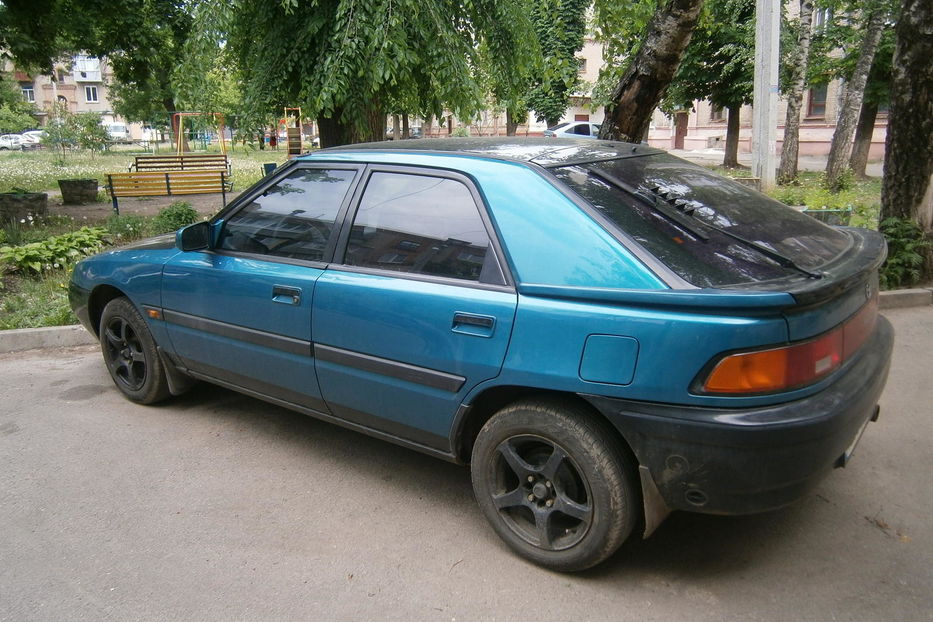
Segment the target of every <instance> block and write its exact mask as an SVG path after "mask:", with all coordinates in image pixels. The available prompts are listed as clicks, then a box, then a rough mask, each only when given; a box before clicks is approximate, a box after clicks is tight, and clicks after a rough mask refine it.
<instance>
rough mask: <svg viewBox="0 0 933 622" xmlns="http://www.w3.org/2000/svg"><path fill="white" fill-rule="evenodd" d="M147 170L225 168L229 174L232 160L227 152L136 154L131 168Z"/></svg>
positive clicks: (139, 170)
mask: <svg viewBox="0 0 933 622" xmlns="http://www.w3.org/2000/svg"><path fill="white" fill-rule="evenodd" d="M133 169H135V170H136V171H138V172H145V171H153V172H158V171H175V170H183V171H184V170H189V169H194V170H198V169H200V170H223V171H226V172H227V173H228V174H229V173H230V171H231V167H230V160H229V159H228V158H227V155H226V154H223V153H218V154H200V155H194V154H183V155H145V156H136V158H135V161H134V163H133V164H132V165H130V170H133Z"/></svg>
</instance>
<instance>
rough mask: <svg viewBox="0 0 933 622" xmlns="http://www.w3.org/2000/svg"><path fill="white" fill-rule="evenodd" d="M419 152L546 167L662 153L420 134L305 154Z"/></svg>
mask: <svg viewBox="0 0 933 622" xmlns="http://www.w3.org/2000/svg"><path fill="white" fill-rule="evenodd" d="M374 152H379V153H398V154H406V153H421V154H430V153H436V154H444V155H460V156H476V157H479V158H487V159H495V160H510V161H513V162H514V161H518V162H530V163H533V164H539V165H541V166H545V167H554V166H566V165H569V164H575V163H583V162H596V161H601V160H615V159H620V158H628V157H634V156H644V155H650V154H657V153H663V152H662V151H661V150H660V149H655V148H653V147H649V146H647V145H635V144H632V143H623V142H616V141H608V140H593V139H585V138H584V139H577V138H543V137H541V138H518V137H478V138H422V139H420V140H411V141H408V140H401V141H381V142H373V143H360V144H355V145H342V146H340V147H330V148H328V149H321V150H320V151H316V152H314V153H313V154H311V155H310V156H305V157H307V158H313V159H318V158H326V157H327V154H328V153H333V154H338V153H339V154H340V155H347V154H350V153H358V154H359V155H360V159H361V160H364V159H365V157H366V154H367V153H374Z"/></svg>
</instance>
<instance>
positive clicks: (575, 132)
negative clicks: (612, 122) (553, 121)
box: [544, 121, 599, 138]
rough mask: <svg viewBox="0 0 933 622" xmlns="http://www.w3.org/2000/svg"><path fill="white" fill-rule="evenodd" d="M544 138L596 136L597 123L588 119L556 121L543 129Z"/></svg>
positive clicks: (597, 131) (597, 134)
mask: <svg viewBox="0 0 933 622" xmlns="http://www.w3.org/2000/svg"><path fill="white" fill-rule="evenodd" d="M544 136H545V138H597V137H598V136H599V125H597V124H596V123H590V122H589V121H572V122H567V123H558V124H557V125H555V126H553V127H549V128H547V129H546V130H544Z"/></svg>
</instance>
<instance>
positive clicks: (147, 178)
mask: <svg viewBox="0 0 933 622" xmlns="http://www.w3.org/2000/svg"><path fill="white" fill-rule="evenodd" d="M107 189H108V190H109V192H110V196H111V198H112V199H113V209H114V211H115V212H116V213H118V214H119V213H120V209H119V204H118V200H117V199H118V197H144V196H173V195H189V194H214V193H221V194H223V201H224V205H226V204H227V194H226V192H227V190H232V184H231V183H230V178H229V176H228V175H227V174H226V171H225V170H224V169H219V170H203V169H202V170H168V171H136V172H128V173H110V174H108V175H107Z"/></svg>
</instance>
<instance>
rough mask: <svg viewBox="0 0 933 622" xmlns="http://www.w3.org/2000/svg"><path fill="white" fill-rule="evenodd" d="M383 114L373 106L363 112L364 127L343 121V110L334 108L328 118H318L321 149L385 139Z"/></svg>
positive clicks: (378, 108)
mask: <svg viewBox="0 0 933 622" xmlns="http://www.w3.org/2000/svg"><path fill="white" fill-rule="evenodd" d="M385 118H386V116H385V112H384V111H383V109H382V108H381V107H380V106H378V105H375V104H370V105H369V106H368V107H367V110H366V111H365V125H363V126H358V125H355V124H350V123H347V122H346V121H345V120H344V116H343V108H336V109H335V110H334V114H333V115H332V116H330V117H320V118H318V128H319V130H320V136H321V147H336V146H338V145H351V144H353V143H363V142H370V141H374V140H384V139H385V131H386V127H385Z"/></svg>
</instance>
